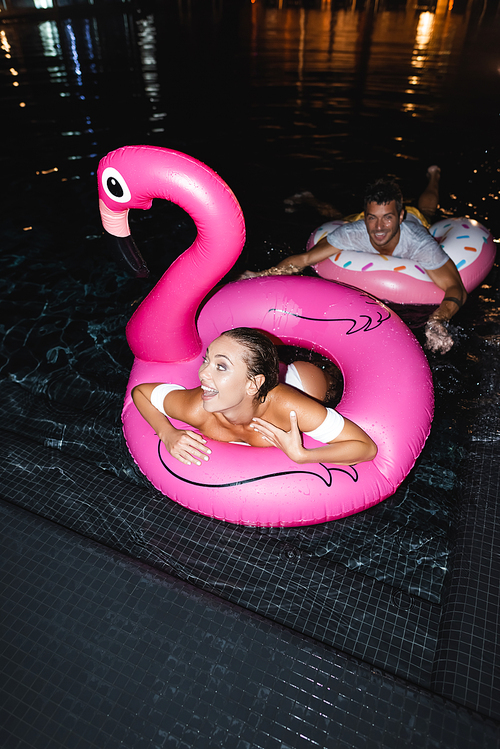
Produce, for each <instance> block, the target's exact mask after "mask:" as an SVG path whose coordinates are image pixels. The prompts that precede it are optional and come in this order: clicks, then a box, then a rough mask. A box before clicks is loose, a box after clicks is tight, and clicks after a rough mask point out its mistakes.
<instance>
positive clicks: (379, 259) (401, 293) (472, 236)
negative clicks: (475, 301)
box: [306, 218, 496, 305]
mask: <svg viewBox="0 0 500 749" xmlns="http://www.w3.org/2000/svg"><path fill="white" fill-rule="evenodd" d="M343 223H344V222H343V221H329V222H328V223H325V224H322V226H320V227H318V228H317V229H315V231H314V232H313V233H312V234H311V236H310V237H309V239H308V241H307V245H306V247H307V249H308V250H309V249H311V247H313V246H314V245H315V244H316V243H317V242H319V240H320V239H323V237H325V236H326V235H327V234H328V233H329V232H331V231H333V230H334V229H335V228H337V227H338V226H340V225H341V224H343ZM429 231H430V233H431V234H432V236H433V237H434V238H435V239H436V241H437V242H439V244H440V245H441V247H442V248H443V250H444V251H445V252H446V254H447V255H449V256H450V258H451V259H452V260H453V262H454V263H455V265H456V266H457V270H458V272H459V273H460V276H461V278H462V282H463V284H464V286H465V289H466V290H467V292H469V291H472V289H475V288H476V286H479V284H480V283H481V282H482V281H484V279H485V278H486V276H487V275H488V273H489V272H490V270H491V268H492V267H493V263H494V261H495V253H496V249H495V244H494V241H493V237H492V235H491V233H490V232H489V231H488V229H486V227H485V226H483V225H482V224H480V223H479V222H478V221H475V220H474V219H470V218H451V219H443V220H442V221H438V222H437V223H436V224H433V225H432V226H431V227H430V229H429ZM313 267H314V269H315V270H316V272H317V273H318V275H320V276H321V277H322V278H327V279H329V280H331V281H340V282H341V283H347V284H350V285H351V286H355V287H356V288H358V289H363V291H368V292H369V293H370V294H373V295H374V296H376V297H377V298H378V299H383V300H385V301H388V302H394V303H397V304H436V305H439V304H441V302H442V301H443V297H444V291H443V290H442V289H439V288H438V287H437V286H436V285H435V284H434V283H433V282H432V281H431V279H430V278H429V276H428V275H427V273H426V272H425V270H424V269H423V268H421V267H420V266H418V265H416V264H415V263H412V262H411V261H408V260H407V259H403V258H398V257H392V256H389V255H378V254H372V253H370V252H354V251H352V250H341V251H339V252H336V253H335V254H332V255H331V256H330V257H329V258H326V260H322V261H321V262H320V263H317V264H316V265H314V266H313Z"/></svg>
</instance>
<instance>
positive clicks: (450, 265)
mask: <svg viewBox="0 0 500 749" xmlns="http://www.w3.org/2000/svg"><path fill="white" fill-rule="evenodd" d="M427 275H428V276H429V278H430V279H431V281H433V283H435V284H436V286H438V287H439V288H440V289H442V290H443V291H444V299H443V301H442V302H441V304H440V305H439V307H438V308H437V309H436V310H434V312H433V313H432V315H431V316H430V317H429V319H428V321H427V324H426V326H425V335H426V338H427V348H429V349H430V350H431V351H436V352H437V351H440V352H441V353H442V354H445V353H446V352H447V351H449V350H450V348H451V347H452V346H453V339H452V337H451V335H450V334H449V332H448V330H447V328H446V324H447V323H448V321H449V320H451V318H452V317H453V315H455V314H456V313H457V312H458V310H459V309H460V307H462V305H463V304H464V302H465V300H466V299H467V292H466V290H465V288H464V285H463V283H462V279H461V278H460V274H459V272H458V271H457V268H456V265H455V263H454V262H453V260H451V259H450V260H448V261H447V262H446V263H445V264H444V265H443V266H442V267H441V268H438V269H437V270H428V271H427Z"/></svg>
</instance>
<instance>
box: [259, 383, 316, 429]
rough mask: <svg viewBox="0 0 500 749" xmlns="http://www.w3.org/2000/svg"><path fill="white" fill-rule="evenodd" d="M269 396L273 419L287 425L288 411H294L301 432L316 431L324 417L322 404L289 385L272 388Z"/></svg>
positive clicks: (288, 421)
mask: <svg viewBox="0 0 500 749" xmlns="http://www.w3.org/2000/svg"><path fill="white" fill-rule="evenodd" d="M270 395H272V401H271V403H270V406H271V408H272V412H273V416H274V419H275V420H276V421H280V422H286V424H289V423H290V411H295V413H296V414H297V420H298V424H299V429H300V430H301V431H302V432H308V431H311V430H313V429H316V427H318V426H319V425H320V424H321V423H322V421H324V419H325V417H326V407H325V406H324V405H323V403H320V402H319V401H317V400H315V399H314V398H310V397H309V396H308V395H306V394H305V393H303V392H301V391H300V390H297V388H294V387H292V386H291V385H286V384H284V383H280V384H279V385H277V386H276V387H275V388H273V390H272V391H271V394H270ZM264 418H266V417H264ZM270 421H273V419H272V418H271V419H270ZM276 426H280V424H278V423H276ZM281 428H283V427H281ZM288 428H290V427H288Z"/></svg>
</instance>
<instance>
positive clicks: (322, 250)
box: [242, 237, 339, 278]
mask: <svg viewBox="0 0 500 749" xmlns="http://www.w3.org/2000/svg"><path fill="white" fill-rule="evenodd" d="M335 252H339V250H338V249H337V247H333V246H332V245H331V244H330V243H329V242H328V240H327V239H326V237H323V239H320V240H319V242H317V243H316V244H315V245H314V247H311V249H310V250H308V251H307V252H303V253H302V254H301V255H291V256H290V257H286V258H285V259H284V260H282V261H281V262H280V263H278V265H275V266H273V267H272V268H268V269H267V270H263V271H260V272H257V273H253V272H252V271H246V272H245V273H244V274H243V276H242V277H245V278H255V277H256V276H289V275H291V274H292V273H300V271H301V270H304V268H307V267H308V266H309V265H315V264H316V263H319V262H321V260H326V258H327V257H330V255H333V254H334V253H335Z"/></svg>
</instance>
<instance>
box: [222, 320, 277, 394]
mask: <svg viewBox="0 0 500 749" xmlns="http://www.w3.org/2000/svg"><path fill="white" fill-rule="evenodd" d="M222 335H226V336H228V338H232V339H233V340H234V341H236V342H237V343H239V344H240V345H241V346H243V347H244V349H245V352H244V353H243V361H244V362H245V364H246V365H247V369H248V377H249V378H250V379H253V378H255V377H257V375H264V377H265V380H264V382H263V383H262V385H261V386H260V388H259V390H258V391H257V393H256V395H255V400H256V401H259V402H260V403H264V401H265V399H266V396H267V394H268V393H269V391H270V390H272V389H273V388H275V387H276V385H278V383H279V359H278V351H277V349H276V346H275V345H274V343H273V342H272V341H271V340H270V338H268V336H267V335H265V334H264V333H261V332H260V330H255V328H234V329H233V330H226V331H225V332H224V333H222Z"/></svg>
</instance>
